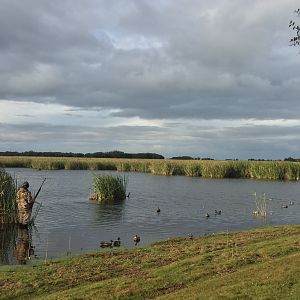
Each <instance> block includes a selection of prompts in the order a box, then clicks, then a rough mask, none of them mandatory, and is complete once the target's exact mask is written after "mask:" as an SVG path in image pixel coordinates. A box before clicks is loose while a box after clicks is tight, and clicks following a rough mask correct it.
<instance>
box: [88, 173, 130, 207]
mask: <svg viewBox="0 0 300 300" xmlns="http://www.w3.org/2000/svg"><path fill="white" fill-rule="evenodd" d="M93 186H94V191H95V194H96V199H95V200H97V201H99V202H114V201H122V200H124V199H125V198H126V188H127V177H125V176H113V175H96V174H94V176H93Z"/></svg>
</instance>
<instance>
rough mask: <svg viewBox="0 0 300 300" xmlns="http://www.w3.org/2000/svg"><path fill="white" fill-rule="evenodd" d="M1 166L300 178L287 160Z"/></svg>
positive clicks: (12, 162) (51, 161) (9, 161)
mask: <svg viewBox="0 0 300 300" xmlns="http://www.w3.org/2000/svg"><path fill="white" fill-rule="evenodd" d="M0 167H7V168H14V167H20V168H34V169H46V170H60V169H65V170H115V171H124V172H143V173H151V174H155V175H169V176H171V175H184V176H193V177H204V178H253V179H271V180H299V179H300V163H297V162H285V161H197V160H191V161H187V160H182V161H180V160H176V161H175V160H157V159H153V160H148V159H111V158H73V157H72V158H69V157H61V158H57V157H21V156H20V157H16V156H11V157H9V156H8V157H7V156H1V157H0Z"/></svg>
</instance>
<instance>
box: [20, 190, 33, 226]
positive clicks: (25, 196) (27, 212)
mask: <svg viewBox="0 0 300 300" xmlns="http://www.w3.org/2000/svg"><path fill="white" fill-rule="evenodd" d="M16 202H17V204H18V211H19V223H20V224H23V225H26V224H28V223H29V221H30V217H31V210H32V206H33V202H34V199H33V198H32V196H31V193H30V192H29V191H28V190H27V188H24V187H21V188H20V189H19V191H18V192H17V197H16Z"/></svg>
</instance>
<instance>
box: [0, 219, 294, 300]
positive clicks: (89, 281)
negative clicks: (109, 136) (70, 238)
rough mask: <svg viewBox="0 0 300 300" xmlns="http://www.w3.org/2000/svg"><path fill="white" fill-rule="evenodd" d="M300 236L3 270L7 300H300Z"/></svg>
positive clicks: (159, 246)
mask: <svg viewBox="0 0 300 300" xmlns="http://www.w3.org/2000/svg"><path fill="white" fill-rule="evenodd" d="M299 235H300V224H297V225H282V226H271V227H267V228H258V229H254V230H253V229H252V230H246V231H240V232H234V233H222V234H216V235H207V236H201V237H194V238H192V239H190V238H177V239H172V240H165V241H159V242H156V243H154V244H152V245H150V246H147V247H143V248H136V249H124V248H120V249H116V250H112V251H110V250H105V251H103V250H101V251H97V252H92V253H87V254H83V255H78V256H77V255H76V256H72V257H67V258H62V259H59V260H51V261H48V262H47V263H46V264H43V263H42V262H40V263H39V264H37V265H27V266H0V271H1V272H0V286H1V295H0V299H8V298H14V299H18V298H22V299H24V298H30V299H56V298H60V299H65V298H85V299H103V298H104V297H105V299H149V298H156V297H162V298H164V299H169V298H170V299H183V298H184V297H185V299H196V298H198V299H208V298H210V299H218V298H219V297H225V298H226V297H227V298H229V299H236V298H239V299H242V298H249V297H250V298H255V297H257V298H260V299H266V298H269V299H297V298H296V297H297V295H299V293H298V292H299V291H300V278H299V271H300V263H299V262H300V241H299ZM287 295H288V297H287ZM102 297H103V298H102Z"/></svg>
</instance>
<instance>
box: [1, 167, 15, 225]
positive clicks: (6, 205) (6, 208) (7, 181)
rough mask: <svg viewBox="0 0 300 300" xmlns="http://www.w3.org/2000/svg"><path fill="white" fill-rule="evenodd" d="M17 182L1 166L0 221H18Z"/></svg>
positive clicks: (3, 222) (5, 222)
mask: <svg viewBox="0 0 300 300" xmlns="http://www.w3.org/2000/svg"><path fill="white" fill-rule="evenodd" d="M16 192H17V182H16V180H14V179H13V178H12V177H11V176H10V175H9V174H8V173H7V172H6V171H5V170H4V169H2V168H0V223H1V224H10V223H17V222H18V209H17V203H16Z"/></svg>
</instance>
